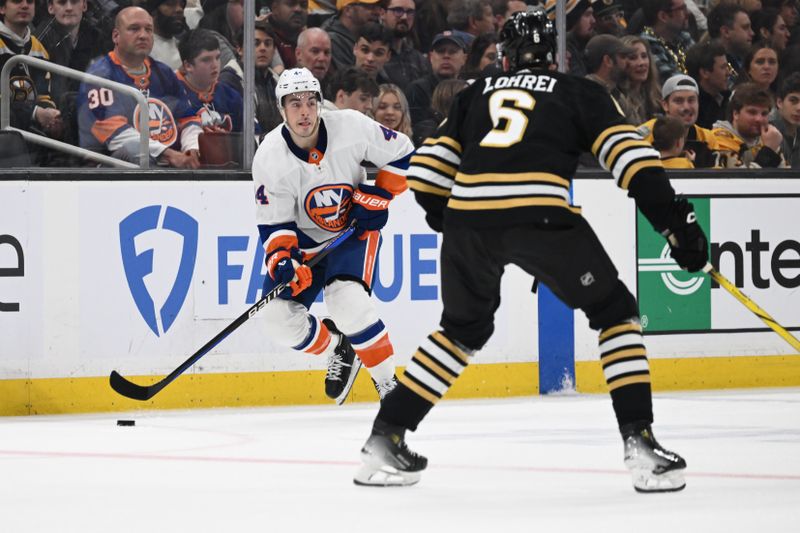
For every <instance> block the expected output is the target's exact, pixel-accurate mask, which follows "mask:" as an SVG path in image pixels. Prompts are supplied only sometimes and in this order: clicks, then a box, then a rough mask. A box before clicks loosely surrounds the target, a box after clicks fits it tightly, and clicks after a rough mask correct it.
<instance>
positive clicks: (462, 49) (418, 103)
mask: <svg viewBox="0 0 800 533" xmlns="http://www.w3.org/2000/svg"><path fill="white" fill-rule="evenodd" d="M428 59H429V60H430V62H431V70H432V72H431V74H429V75H428V76H425V77H424V78H421V79H418V80H415V81H414V82H412V83H411V84H410V85H409V86H408V88H407V89H406V98H408V106H409V109H410V111H411V123H412V124H414V125H416V124H417V122H420V121H422V120H425V119H430V118H433V116H432V114H431V110H430V109H431V97H432V96H433V91H434V90H435V89H436V86H437V85H439V82H440V81H442V80H447V79H453V78H455V77H457V76H458V75H459V73H460V72H461V68H462V67H463V66H464V63H465V62H466V59H467V45H466V44H465V43H464V41H463V40H462V39H461V37H460V36H459V35H456V34H454V33H453V32H451V31H445V32H443V33H440V34H439V35H437V36H436V37H434V39H433V43H432V45H431V51H430V54H428Z"/></svg>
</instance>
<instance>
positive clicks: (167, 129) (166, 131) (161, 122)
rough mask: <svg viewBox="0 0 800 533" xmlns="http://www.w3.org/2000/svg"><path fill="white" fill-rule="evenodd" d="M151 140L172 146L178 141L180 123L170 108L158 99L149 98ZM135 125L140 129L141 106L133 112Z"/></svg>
mask: <svg viewBox="0 0 800 533" xmlns="http://www.w3.org/2000/svg"><path fill="white" fill-rule="evenodd" d="M147 104H148V106H149V108H150V109H149V117H150V119H149V126H150V138H151V139H152V140H154V141H158V142H160V143H161V144H163V145H164V146H172V145H173V143H175V141H177V140H178V123H177V122H175V117H174V116H172V111H170V109H169V106H167V104H165V103H164V102H162V101H161V100H159V99H158V98H148V99H147ZM133 124H134V127H135V128H136V129H137V130H138V129H139V106H138V105H137V106H136V109H134V110H133Z"/></svg>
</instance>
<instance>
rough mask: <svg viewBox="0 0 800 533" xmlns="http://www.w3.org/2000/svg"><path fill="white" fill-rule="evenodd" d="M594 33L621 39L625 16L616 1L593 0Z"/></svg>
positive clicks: (620, 5)
mask: <svg viewBox="0 0 800 533" xmlns="http://www.w3.org/2000/svg"><path fill="white" fill-rule="evenodd" d="M592 9H593V10H594V31H595V33H607V34H609V35H615V36H617V37H622V35H623V34H624V33H625V26H626V23H625V14H624V13H623V11H622V4H620V3H619V2H618V0H594V2H592Z"/></svg>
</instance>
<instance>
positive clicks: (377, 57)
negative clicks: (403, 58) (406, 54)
mask: <svg viewBox="0 0 800 533" xmlns="http://www.w3.org/2000/svg"><path fill="white" fill-rule="evenodd" d="M391 45H392V33H391V32H390V31H389V30H387V29H386V28H384V27H383V26H381V25H380V24H376V23H374V22H370V23H369V24H365V25H364V26H363V27H362V28H361V31H359V32H358V38H357V39H356V44H355V46H353V56H354V57H355V58H356V63H355V67H356V68H357V69H359V70H363V71H364V72H366V73H367V75H369V77H370V78H372V79H373V80H375V81H376V82H377V83H379V84H381V83H388V82H389V78H388V77H387V76H386V72H384V70H383V67H384V65H386V63H387V62H388V61H389V59H390V58H391V56H392V50H391Z"/></svg>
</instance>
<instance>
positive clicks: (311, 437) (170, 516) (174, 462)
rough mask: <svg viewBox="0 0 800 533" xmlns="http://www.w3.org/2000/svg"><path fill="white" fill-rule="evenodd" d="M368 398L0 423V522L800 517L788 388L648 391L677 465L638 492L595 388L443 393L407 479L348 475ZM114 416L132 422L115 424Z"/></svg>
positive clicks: (781, 523)
mask: <svg viewBox="0 0 800 533" xmlns="http://www.w3.org/2000/svg"><path fill="white" fill-rule="evenodd" d="M376 412H377V404H356V405H345V406H342V407H339V408H337V407H335V406H330V407H327V406H326V407H314V408H309V407H302V408H301V407H298V408H262V409H235V410H234V409H219V410H205V411H171V412H162V411H150V412H137V413H122V414H121V413H111V414H103V415H91V416H84V415H80V416H79V415H64V416H42V417H27V418H21V417H20V418H4V419H0V531H2V532H4V533H5V532H7V533H20V532H58V533H62V532H72V531H76V532H77V531H80V532H90V533H93V532H115V533H116V532H129V531H130V532H134V531H136V532H137V533H141V532H146V533H149V532H158V533H161V532H187V533H189V532H191V533H200V532H212V531H213V532H226V533H232V532H237V533H238V532H250V531H258V532H301V531H302V532H306V531H308V532H314V533H328V532H362V531H363V532H367V531H369V532H371V533H384V532H408V533H412V532H415V533H416V532H425V533H427V532H433V531H443V530H445V531H446V530H448V529H450V530H452V531H457V532H458V533H467V532H481V533H494V532H507V531H525V532H537V531H565V532H573V531H575V532H592V533H594V532H603V531H613V532H615V533H617V532H625V531H635V532H637V533H639V532H641V533H656V532H669V533H692V532H716V531H719V532H725V533H735V532H754V531H755V532H767V531H780V532H790V531H800V390H798V389H781V390H760V391H746V392H702V393H670V394H661V395H656V400H655V413H656V424H655V425H654V431H655V434H656V436H657V438H658V439H659V441H660V442H661V444H662V445H663V446H664V447H666V448H667V449H671V450H674V451H676V452H678V453H680V454H682V455H683V456H684V457H685V458H686V460H687V462H688V465H689V469H688V471H687V488H686V489H685V490H684V491H682V492H679V493H672V494H655V495H654V494H647V495H642V494H638V493H636V492H635V491H634V490H633V488H632V486H631V481H630V476H629V474H628V472H627V471H626V470H625V468H624V466H623V464H622V442H621V439H620V437H619V434H618V432H617V430H616V428H615V422H614V419H613V414H612V410H611V403H610V400H609V399H608V397H607V396H605V395H574V396H569V395H567V396H557V397H534V398H522V399H513V400H497V401H490V400H485V401H449V402H447V401H446V402H443V403H441V404H440V405H438V406H437V407H436V408H435V409H434V410H433V411H432V412H431V414H430V416H429V417H428V418H427V419H426V420H425V421H424V422H423V424H422V426H421V427H420V429H419V430H418V431H417V432H416V433H412V434H410V435H409V438H408V442H409V445H410V446H411V447H412V449H414V450H416V451H418V452H420V453H423V454H425V455H427V456H428V458H429V460H430V466H429V468H428V470H427V471H426V472H425V473H424V474H423V477H422V481H421V482H420V483H419V484H418V485H416V486H414V487H405V488H391V489H382V488H369V487H356V486H355V485H353V483H352V476H353V474H354V473H355V470H356V468H357V464H358V463H357V461H358V451H359V449H360V446H361V444H362V443H363V441H364V440H365V439H366V437H367V435H368V433H369V428H370V426H371V423H372V419H373V417H374V415H375V413H376ZM117 419H135V420H136V426H135V427H119V426H117V425H116V421H117Z"/></svg>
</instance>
